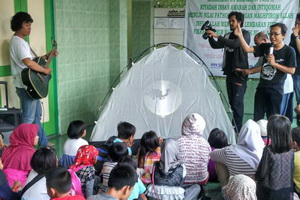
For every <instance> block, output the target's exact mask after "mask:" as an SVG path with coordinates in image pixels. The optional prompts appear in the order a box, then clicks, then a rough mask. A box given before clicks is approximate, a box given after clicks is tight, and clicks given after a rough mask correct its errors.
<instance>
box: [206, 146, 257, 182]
mask: <svg viewBox="0 0 300 200" xmlns="http://www.w3.org/2000/svg"><path fill="white" fill-rule="evenodd" d="M210 157H211V159H212V160H213V161H215V162H220V163H223V164H225V165H226V166H227V168H228V171H229V175H230V176H234V175H237V174H244V175H247V176H249V177H251V178H253V179H254V175H255V172H256V170H254V169H253V168H252V167H251V166H250V165H249V164H248V163H247V162H245V161H244V160H243V159H241V158H240V157H239V156H237V155H236V154H235V153H234V152H233V151H232V150H231V149H230V147H225V148H223V149H216V150H214V151H212V152H211V153H210Z"/></svg>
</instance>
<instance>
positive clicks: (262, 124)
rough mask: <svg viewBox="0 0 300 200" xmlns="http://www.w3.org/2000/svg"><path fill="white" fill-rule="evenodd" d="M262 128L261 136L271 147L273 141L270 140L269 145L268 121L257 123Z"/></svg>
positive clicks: (263, 120) (262, 120)
mask: <svg viewBox="0 0 300 200" xmlns="http://www.w3.org/2000/svg"><path fill="white" fill-rule="evenodd" d="M256 123H257V124H258V126H259V128H260V134H261V138H262V140H263V141H264V144H265V145H270V144H271V140H270V138H269V144H268V133H267V125H268V120H266V119H261V120H258V121H257V122H256Z"/></svg>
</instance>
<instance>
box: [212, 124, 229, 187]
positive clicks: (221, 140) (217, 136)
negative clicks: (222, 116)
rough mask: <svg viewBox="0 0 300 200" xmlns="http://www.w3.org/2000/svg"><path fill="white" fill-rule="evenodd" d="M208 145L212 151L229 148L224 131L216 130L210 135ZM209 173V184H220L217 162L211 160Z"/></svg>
mask: <svg viewBox="0 0 300 200" xmlns="http://www.w3.org/2000/svg"><path fill="white" fill-rule="evenodd" d="M208 143H209V145H210V147H211V151H213V150H215V149H222V148H224V147H227V146H228V141H227V136H226V134H225V133H224V132H223V131H222V130H220V129H218V128H215V129H213V130H212V131H211V132H210V134H209V137H208ZM208 173H209V182H218V175H217V172H216V167H215V162H214V161H213V160H212V159H209V163H208Z"/></svg>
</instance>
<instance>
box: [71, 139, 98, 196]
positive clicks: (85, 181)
mask: <svg viewBox="0 0 300 200" xmlns="http://www.w3.org/2000/svg"><path fill="white" fill-rule="evenodd" d="M98 153H99V152H98V150H97V149H96V148H95V147H94V146H92V145H84V146H81V147H80V148H79V149H78V151H77V154H76V157H75V162H74V164H73V165H71V166H70V170H73V171H74V172H76V174H77V176H78V178H79V179H80V181H81V189H82V193H83V194H84V196H85V198H88V197H89V196H91V195H93V188H94V183H95V168H94V164H95V163H96V162H97V156H98Z"/></svg>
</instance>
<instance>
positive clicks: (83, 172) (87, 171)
mask: <svg viewBox="0 0 300 200" xmlns="http://www.w3.org/2000/svg"><path fill="white" fill-rule="evenodd" d="M76 174H77V176H78V178H79V179H80V182H81V189H82V193H83V194H85V191H86V183H87V182H88V181H91V180H93V179H95V168H94V167H93V166H86V167H84V168H82V169H80V170H78V171H77V172H76Z"/></svg>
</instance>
